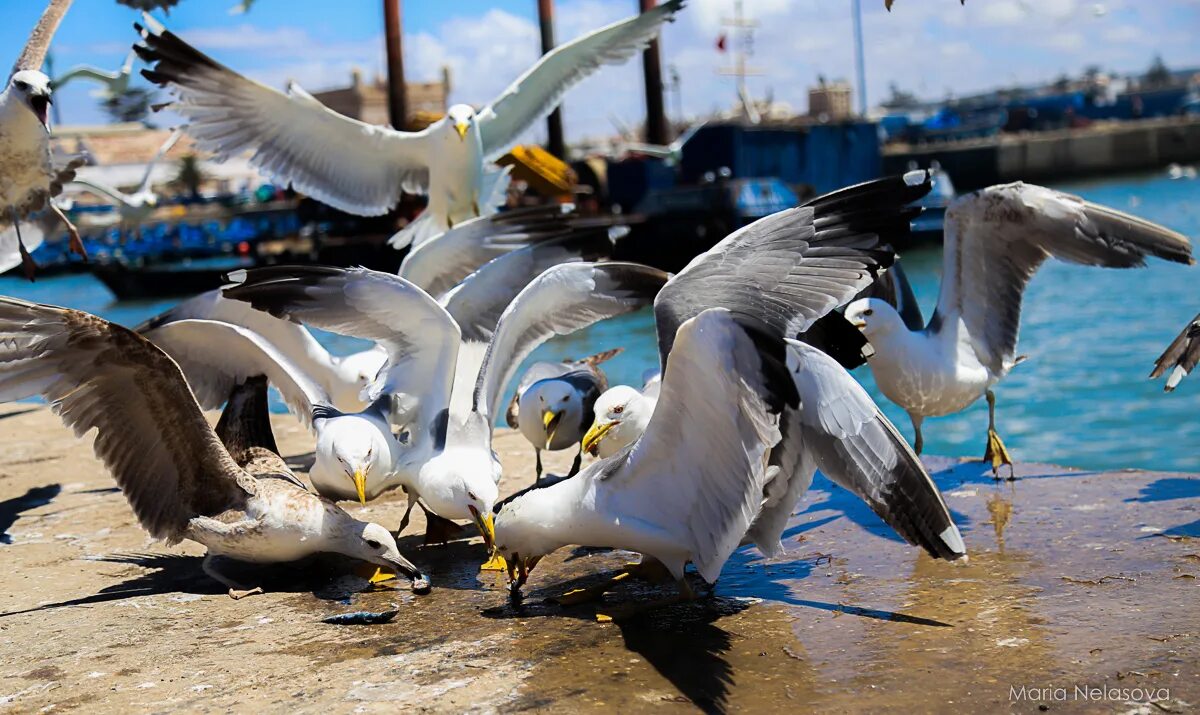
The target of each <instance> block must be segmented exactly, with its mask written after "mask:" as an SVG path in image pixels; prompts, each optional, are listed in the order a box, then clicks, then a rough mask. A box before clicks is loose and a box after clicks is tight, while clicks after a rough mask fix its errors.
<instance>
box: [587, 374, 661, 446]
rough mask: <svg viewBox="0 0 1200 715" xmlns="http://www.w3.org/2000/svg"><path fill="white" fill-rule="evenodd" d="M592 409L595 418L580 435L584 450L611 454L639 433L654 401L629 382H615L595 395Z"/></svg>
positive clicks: (648, 418) (651, 411)
mask: <svg viewBox="0 0 1200 715" xmlns="http://www.w3.org/2000/svg"><path fill="white" fill-rule="evenodd" d="M593 410H594V411H595V413H596V420H595V422H593V423H592V426H591V428H590V429H589V430H588V431H587V434H585V435H584V436H583V450H584V451H585V452H587V453H588V454H592V455H596V456H600V457H611V456H612V455H614V454H616V453H617V452H619V451H621V450H622V449H624V448H625V447H626V446H628V445H630V444H632V443H633V442H634V441H636V440H637V438H638V437H641V436H642V432H644V431H645V430H646V424H647V423H648V422H649V421H650V415H651V414H652V413H653V412H654V405H653V403H652V402H651V400H650V399H649V398H647V397H646V396H644V395H643V394H642V393H640V392H638V391H637V390H636V389H634V388H632V387H630V386H629V385H617V386H616V387H613V388H610V389H608V390H606V391H605V392H604V394H603V395H600V397H599V398H597V400H596V405H595V407H593Z"/></svg>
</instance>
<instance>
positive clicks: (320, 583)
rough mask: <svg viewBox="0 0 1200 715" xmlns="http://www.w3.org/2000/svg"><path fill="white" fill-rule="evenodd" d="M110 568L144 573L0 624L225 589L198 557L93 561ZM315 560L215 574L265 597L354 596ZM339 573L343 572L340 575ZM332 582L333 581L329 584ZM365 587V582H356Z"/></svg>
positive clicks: (239, 566) (222, 565)
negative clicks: (135, 600)
mask: <svg viewBox="0 0 1200 715" xmlns="http://www.w3.org/2000/svg"><path fill="white" fill-rule="evenodd" d="M89 560H92V561H101V562H104V563H111V564H123V565H128V566H136V567H139V568H142V569H148V570H147V571H145V572H143V573H139V574H137V575H136V576H133V577H132V578H128V579H126V580H124V581H121V582H120V583H115V584H112V585H111V586H105V587H104V588H102V589H100V590H99V591H97V592H96V593H94V594H91V595H89V596H81V597H79V598H71V599H67V600H65V601H56V602H53V603H43V604H40V605H38V606H35V607H33V608H26V609H22V610H18V611H8V612H5V613H0V618H7V617H8V616H16V615H20V614H24V613H37V612H41V611H47V610H53V609H57V608H68V607H71V606H87V605H93V604H97V603H108V602H112V601H123V600H125V599H128V598H138V597H141V596H164V595H168V594H180V595H195V596H216V595H224V594H225V593H226V592H227V589H226V588H225V587H224V586H222V585H221V584H219V583H217V582H216V581H214V580H213V579H211V578H209V577H208V575H207V574H205V573H204V571H203V570H202V569H201V562H202V561H203V557H200V556H188V555H184V554H153V553H128V554H113V555H110V556H104V557H99V558H94V559H89ZM323 561H324V559H323V558H322V557H321V556H318V557H314V558H312V559H306V560H304V561H301V562H292V563H290V564H249V563H241V562H234V561H230V560H228V559H220V560H219V561H218V563H217V566H218V568H219V569H220V571H221V572H222V573H223V574H225V575H227V576H229V577H232V578H234V579H236V580H240V581H242V582H243V583H246V584H252V585H256V586H261V587H262V589H263V590H264V591H266V592H267V593H311V594H312V595H313V596H315V597H317V598H319V599H321V600H324V601H345V600H346V599H348V598H349V597H350V596H352V595H353V594H354V593H356V592H357V590H356V589H354V588H349V587H348V586H347V585H345V584H344V583H342V582H341V580H340V577H341V576H342V574H338V573H336V572H331V571H330V569H328V568H324V566H325V565H328V564H325V563H322V562H323ZM343 571H344V570H343ZM331 576H333V578H331ZM362 583H363V584H365V583H366V580H365V579H362Z"/></svg>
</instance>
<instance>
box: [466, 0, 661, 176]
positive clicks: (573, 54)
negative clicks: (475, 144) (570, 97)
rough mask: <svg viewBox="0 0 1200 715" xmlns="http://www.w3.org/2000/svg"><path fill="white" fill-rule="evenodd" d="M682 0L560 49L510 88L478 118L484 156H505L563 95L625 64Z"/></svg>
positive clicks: (652, 36)
mask: <svg viewBox="0 0 1200 715" xmlns="http://www.w3.org/2000/svg"><path fill="white" fill-rule="evenodd" d="M682 7H683V0H667V2H664V3H662V4H661V5H658V6H657V7H654V8H652V9H650V10H647V11H646V12H644V13H642V14H640V15H636V16H634V17H631V18H628V19H625V20H621V21H619V22H615V23H613V24H611V25H609V26H607V27H603V28H600V29H599V30H596V31H594V32H591V33H589V34H587V35H584V36H583V37H580V38H578V39H576V40H573V41H571V42H568V43H566V44H564V45H559V46H558V47H556V48H554V49H553V50H551V51H550V52H548V53H546V54H545V55H544V56H542V58H541V59H540V60H538V61H537V64H535V65H534V66H533V67H531V68H529V69H528V70H527V71H526V72H525V74H523V75H521V76H520V77H519V78H518V79H517V80H516V81H515V82H513V83H512V84H511V85H509V86H508V88H506V89H505V90H504V92H503V93H501V95H500V96H499V97H497V98H496V99H494V100H492V102H491V103H490V104H489V105H488V106H487V107H486V108H485V109H484V110H483V111H482V112H480V124H479V129H480V132H481V133H482V140H483V153H484V156H485V157H488V158H492V157H495V156H498V155H499V154H501V153H503V152H504V150H505V149H507V148H508V146H509V145H510V144H512V142H513V141H514V140H516V138H517V137H519V136H520V135H521V134H522V133H523V132H524V131H525V130H526V129H528V128H529V127H531V126H533V124H534V123H535V122H537V121H538V120H540V119H543V118H545V117H546V115H548V114H550V112H552V111H554V108H555V107H557V106H558V103H559V102H560V101H561V100H562V96H563V94H564V93H565V92H566V91H567V90H568V89H570V88H571V87H573V86H574V85H575V84H577V83H578V82H579V81H580V80H582V79H584V78H585V77H587V76H588V75H590V74H591V73H593V72H595V71H596V70H597V69H599V68H600V67H602V66H603V65H606V64H616V63H619V62H624V61H625V60H627V59H629V58H630V57H632V56H633V55H634V54H635V53H637V52H638V51H640V50H641V49H642V48H644V47H645V46H646V45H647V44H649V42H650V41H651V40H653V39H654V37H655V36H656V35H658V31H659V29H660V28H661V27H662V24H663V23H664V22H667V21H669V20H671V19H673V18H674V16H675V13H676V12H679V10H680V9H681V8H682Z"/></svg>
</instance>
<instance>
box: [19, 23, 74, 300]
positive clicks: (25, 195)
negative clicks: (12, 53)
mask: <svg viewBox="0 0 1200 715" xmlns="http://www.w3.org/2000/svg"><path fill="white" fill-rule="evenodd" d="M70 7H71V0H50V3H49V5H47V7H46V10H45V12H44V13H42V17H41V19H40V20H39V21H38V24H37V27H35V28H34V30H33V33H32V34H31V35H30V36H29V41H28V43H26V45H25V49H24V50H23V51H22V52H21V56H20V57H18V58H17V62H16V64H15V65H14V66H13V72H12V76H11V77H9V80H8V84H7V86H6V87H5V88H4V91H3V92H0V230H4V229H6V228H11V229H12V230H13V232H14V234H15V236H16V243H17V252H18V255H19V256H20V258H21V263H22V264H23V265H24V267H25V276H26V277H27V278H29V279H30V280H33V276H34V273H35V272H36V270H37V264H35V263H34V262H33V259H32V258H31V257H30V256H29V251H28V250H27V249H26V247H25V243H24V241H23V240H22V238H21V223H22V222H23V221H25V220H26V219H27V218H28V217H29V216H30V215H31V214H34V213H37V212H38V211H42V210H47V211H50V212H52V213H54V214H55V215H56V216H58V218H59V219H60V220H61V221H62V222H63V224H64V225H65V226H66V228H67V233H68V234H69V235H70V246H71V251H72V252H74V253H76V254H78V255H79V256H82V257H83V258H84V259H85V260H86V258H87V252H86V251H84V248H83V241H82V240H81V239H80V238H79V231H78V230H76V228H75V226H74V224H72V223H71V222H70V220H68V219H67V217H66V214H64V213H63V212H62V210H61V209H60V208H59V207H58V206H56V205H55V204H54V203H53V202H52V201H51V200H50V199H52V198H54V197H55V196H58V195H59V194H60V193H62V190H63V185H64V184H65V183H66V182H68V181H70V180H71V179H72V178H74V176H75V170H76V169H77V168H79V166H80V165H81V164H82V163H83V160H82V159H79V158H76V159H72V160H70V161H69V162H68V163H67V164H66V165H60V164H59V163H57V162H56V159H55V157H54V155H53V152H51V150H50V95H51V90H50V78H49V77H47V76H46V75H45V74H42V72H41V68H42V64H43V63H44V62H45V60H46V53H47V52H48V51H49V49H50V40H51V39H52V38H53V37H54V33H55V31H56V30H57V29H58V26H59V24H60V23H61V22H62V19H63V16H64V15H66V14H67V10H68V9H69V8H70Z"/></svg>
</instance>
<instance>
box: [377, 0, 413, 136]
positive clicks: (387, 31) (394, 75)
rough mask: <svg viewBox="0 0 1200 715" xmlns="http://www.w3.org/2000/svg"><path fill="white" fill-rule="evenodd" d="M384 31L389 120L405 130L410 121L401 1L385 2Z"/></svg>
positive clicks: (386, 0) (390, 0)
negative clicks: (405, 82)
mask: <svg viewBox="0 0 1200 715" xmlns="http://www.w3.org/2000/svg"><path fill="white" fill-rule="evenodd" d="M383 30H384V42H385V44H386V46H387V83H388V120H389V121H391V123H392V126H393V127H395V128H396V129H404V126H405V124H406V123H407V121H408V94H407V92H406V88H405V85H404V50H403V42H402V39H401V38H402V36H401V33H400V0H383Z"/></svg>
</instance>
